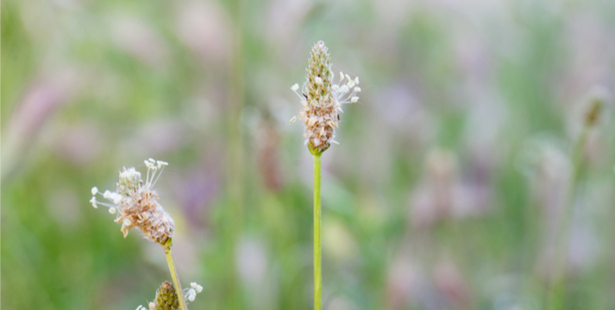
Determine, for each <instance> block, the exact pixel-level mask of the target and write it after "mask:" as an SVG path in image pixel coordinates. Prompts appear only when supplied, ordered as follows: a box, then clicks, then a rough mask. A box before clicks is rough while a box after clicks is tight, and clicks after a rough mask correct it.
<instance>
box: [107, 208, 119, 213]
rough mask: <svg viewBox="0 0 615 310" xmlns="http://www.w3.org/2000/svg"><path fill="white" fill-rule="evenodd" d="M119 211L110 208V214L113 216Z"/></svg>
mask: <svg viewBox="0 0 615 310" xmlns="http://www.w3.org/2000/svg"><path fill="white" fill-rule="evenodd" d="M116 212H117V211H116V210H115V208H109V213H111V214H115V213H116Z"/></svg>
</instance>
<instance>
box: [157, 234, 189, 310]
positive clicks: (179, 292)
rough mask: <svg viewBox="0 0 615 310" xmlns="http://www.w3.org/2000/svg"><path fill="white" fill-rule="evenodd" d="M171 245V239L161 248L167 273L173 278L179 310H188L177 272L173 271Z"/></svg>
mask: <svg viewBox="0 0 615 310" xmlns="http://www.w3.org/2000/svg"><path fill="white" fill-rule="evenodd" d="M171 245H173V241H172V239H170V238H169V241H167V243H166V244H165V245H164V246H163V248H164V255H165V256H166V257H167V263H168V264H169V271H170V272H171V277H172V278H173V285H175V292H177V299H179V308H180V309H181V310H188V306H186V300H185V299H184V292H183V291H182V285H181V283H180V282H179V276H178V275H177V270H175V263H174V262H173V253H171Z"/></svg>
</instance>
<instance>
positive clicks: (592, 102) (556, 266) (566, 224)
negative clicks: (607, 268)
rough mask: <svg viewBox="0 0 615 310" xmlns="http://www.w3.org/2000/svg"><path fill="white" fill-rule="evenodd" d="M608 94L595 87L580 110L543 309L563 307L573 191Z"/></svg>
mask: <svg viewBox="0 0 615 310" xmlns="http://www.w3.org/2000/svg"><path fill="white" fill-rule="evenodd" d="M609 97H610V95H609V93H608V91H607V90H606V89H604V88H601V87H595V88H594V89H592V91H591V92H590V94H589V98H588V99H587V100H586V103H585V104H586V106H585V110H584V111H583V113H584V114H583V127H582V129H581V133H580V134H579V136H578V137H577V139H576V141H575V144H574V145H573V147H574V148H573V149H572V155H571V156H572V160H573V169H574V170H573V175H572V180H571V184H570V191H569V193H568V198H567V204H566V209H565V210H564V213H563V216H562V221H561V223H560V226H559V231H558V235H557V240H556V244H555V251H556V252H555V261H554V263H553V269H552V272H551V279H550V283H549V292H548V295H547V309H549V310H559V309H563V308H564V304H565V297H566V294H565V291H566V280H567V270H568V249H569V243H570V231H571V229H572V219H573V213H574V204H575V200H576V198H577V195H576V194H577V191H578V188H579V184H580V183H581V180H582V177H583V174H584V172H585V170H586V162H585V147H586V142H587V139H588V137H589V135H590V133H591V130H592V129H594V128H595V127H596V126H597V124H598V122H599V120H600V117H601V115H602V114H604V109H605V105H606V102H607V101H608V100H609Z"/></svg>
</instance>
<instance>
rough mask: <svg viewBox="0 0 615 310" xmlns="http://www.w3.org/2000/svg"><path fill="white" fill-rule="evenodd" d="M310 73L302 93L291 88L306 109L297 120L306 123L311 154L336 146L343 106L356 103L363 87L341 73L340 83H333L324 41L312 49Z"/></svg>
mask: <svg viewBox="0 0 615 310" xmlns="http://www.w3.org/2000/svg"><path fill="white" fill-rule="evenodd" d="M307 71H308V75H307V82H306V83H305V84H303V89H302V93H301V94H300V93H299V92H297V90H299V85H298V84H295V85H293V86H292V87H291V89H292V90H293V91H294V92H295V93H296V94H297V96H299V99H301V105H302V106H303V108H302V109H301V111H299V115H298V118H299V119H300V120H302V121H303V123H304V124H305V132H304V135H303V136H304V137H305V143H306V144H307V145H308V148H309V149H310V152H312V154H320V153H322V152H324V151H325V150H327V149H328V148H329V147H330V146H331V143H336V144H337V141H335V140H334V138H335V129H336V128H337V127H338V123H339V120H340V117H339V113H340V112H343V111H342V104H345V103H355V102H357V101H358V100H359V97H358V96H357V95H358V94H359V93H360V92H361V88H360V87H359V86H358V85H359V78H358V77H356V78H355V79H354V80H353V79H351V78H350V76H349V75H348V74H346V75H344V73H342V72H340V79H339V82H338V83H337V84H334V81H333V80H334V78H335V75H334V74H333V71H331V61H330V56H329V51H328V49H327V47H326V46H325V43H324V42H322V41H318V42H317V43H316V44H315V45H314V47H313V48H312V53H311V55H310V58H309V68H308V70H307ZM296 120H297V117H293V118H292V119H291V121H290V122H291V123H293V122H294V121H296Z"/></svg>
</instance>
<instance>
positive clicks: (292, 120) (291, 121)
mask: <svg viewBox="0 0 615 310" xmlns="http://www.w3.org/2000/svg"><path fill="white" fill-rule="evenodd" d="M296 120H297V117H296V116H293V118H291V119H290V123H291V124H292V123H294V122H295V121H296Z"/></svg>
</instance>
